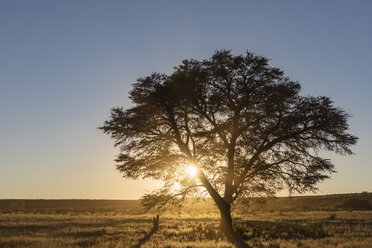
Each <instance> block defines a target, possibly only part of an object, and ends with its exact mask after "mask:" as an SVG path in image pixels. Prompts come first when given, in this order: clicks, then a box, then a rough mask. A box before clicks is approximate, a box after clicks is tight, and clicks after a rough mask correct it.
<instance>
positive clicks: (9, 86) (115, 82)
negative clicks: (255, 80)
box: [0, 0, 372, 199]
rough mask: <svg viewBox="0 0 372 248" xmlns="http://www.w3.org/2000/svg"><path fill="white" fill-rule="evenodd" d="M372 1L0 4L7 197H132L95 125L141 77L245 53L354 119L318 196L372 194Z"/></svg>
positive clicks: (1, 161) (3, 194) (0, 163)
mask: <svg viewBox="0 0 372 248" xmlns="http://www.w3.org/2000/svg"><path fill="white" fill-rule="evenodd" d="M371 13H372V2H371V1H338V0H337V1H336V0H335V1H320V0H319V1H275V0H273V1H258V0H257V1H171V0H170V1H93V0H89V1H88V0H87V1H83V0H79V1H74V0H65V1H53V0H46V1H37V0H33V1H28V0H24V1H20V0H1V1H0V118H1V119H0V121H1V122H0V198H111V199H115V198H118V199H136V198H139V197H140V196H141V195H142V194H143V193H144V192H145V191H146V190H147V191H149V190H152V189H153V188H154V185H156V183H154V182H151V181H137V182H133V181H128V180H127V181H126V180H124V179H123V178H121V175H120V174H119V173H118V172H117V171H116V170H115V167H114V161H113V160H114V156H115V154H116V153H117V150H116V149H114V148H113V143H112V141H111V140H110V139H109V137H108V136H106V135H104V134H102V133H101V132H100V131H99V130H97V127H98V126H100V125H101V124H102V123H103V122H104V120H105V119H107V118H108V116H109V110H110V108H111V107H113V106H130V101H129V100H128V98H127V96H128V94H127V92H128V90H129V89H130V87H131V84H132V83H133V82H134V81H135V79H136V78H138V77H141V76H146V75H148V74H150V73H151V72H154V71H158V72H170V71H171V70H172V67H173V66H175V65H178V64H179V63H180V62H181V61H182V60H183V59H185V58H198V59H203V58H207V57H209V56H211V55H212V53H213V52H214V50H216V49H232V51H233V52H234V53H236V54H239V53H243V52H244V51H246V50H247V49H249V50H251V51H253V52H255V53H257V54H259V55H263V56H266V57H269V58H271V59H272V60H271V64H272V65H275V66H278V67H280V68H281V69H283V70H284V71H285V73H286V74H287V75H288V76H289V77H291V78H292V79H295V80H299V81H300V82H302V85H303V94H312V95H327V96H330V97H331V98H332V99H333V100H334V101H335V102H336V104H337V105H338V106H341V107H343V108H344V109H345V110H346V111H347V112H349V113H350V114H351V115H352V117H351V119H350V124H351V132H352V133H353V134H355V135H357V136H359V137H360V140H359V143H358V144H357V145H356V146H355V147H354V152H355V153H356V154H355V155H353V156H351V157H339V156H335V155H329V156H330V157H331V158H332V159H333V161H334V162H335V164H336V168H337V170H338V173H337V174H334V175H333V177H332V179H331V180H327V181H326V182H324V183H323V184H321V185H320V189H321V191H320V192H319V193H321V194H331V193H342V192H360V191H362V190H365V191H372V180H371V178H372V167H371V165H370V163H371V158H372V155H371V154H372V152H371V150H370V149H371V147H372V130H371V127H372V125H371V121H372V118H371V117H372V115H371V107H372V98H371V92H372V82H371V71H372V69H371V68H372V67H371V65H372V62H371V61H372V48H371V44H372V14H371Z"/></svg>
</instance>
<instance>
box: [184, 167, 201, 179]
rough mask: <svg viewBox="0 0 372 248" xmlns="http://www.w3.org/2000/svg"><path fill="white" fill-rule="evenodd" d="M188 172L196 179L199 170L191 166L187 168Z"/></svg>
mask: <svg viewBox="0 0 372 248" xmlns="http://www.w3.org/2000/svg"><path fill="white" fill-rule="evenodd" d="M186 172H187V175H188V176H189V177H195V176H196V174H198V169H197V168H196V167H195V166H193V165H190V166H188V167H187V169H186Z"/></svg>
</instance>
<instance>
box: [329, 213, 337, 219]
mask: <svg viewBox="0 0 372 248" xmlns="http://www.w3.org/2000/svg"><path fill="white" fill-rule="evenodd" d="M328 219H329V220H335V219H336V214H331V215H330V216H329V218H328Z"/></svg>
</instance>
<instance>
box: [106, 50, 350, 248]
mask: <svg viewBox="0 0 372 248" xmlns="http://www.w3.org/2000/svg"><path fill="white" fill-rule="evenodd" d="M300 88H301V87H300V84H299V83H298V82H295V81H292V80H290V79H289V78H288V77H286V76H284V73H283V71H281V70H280V69H278V68H275V67H271V66H269V64H268V59H266V58H264V57H261V56H256V55H255V54H253V53H251V52H249V51H248V52H246V54H244V55H239V56H234V55H232V53H231V52H230V51H227V50H222V51H216V52H215V54H214V55H213V56H212V57H211V58H210V59H206V60H202V61H199V60H194V59H189V60H184V61H183V62H182V64H181V65H179V66H178V67H175V68H174V71H173V72H172V73H171V74H170V75H166V74H160V73H153V74H151V75H150V76H147V77H144V78H139V79H138V80H137V82H136V83H134V84H133V89H132V90H131V91H130V98H131V100H132V101H133V106H132V107H131V108H128V109H124V108H122V107H116V108H113V109H112V111H111V117H110V118H109V120H107V121H106V122H105V123H104V125H103V126H102V127H100V129H102V130H103V131H104V132H105V133H106V134H109V135H111V137H112V138H113V139H114V140H115V146H118V147H120V154H119V155H118V157H117V159H116V162H117V169H118V170H119V171H120V172H122V173H123V175H124V177H126V178H132V179H136V178H139V177H143V178H153V179H157V180H162V181H164V187H163V188H162V189H160V190H157V191H155V192H153V193H151V194H147V195H145V196H144V197H143V199H142V203H143V205H144V206H145V207H146V208H151V207H155V206H164V205H165V204H181V203H182V201H183V200H184V199H185V198H186V197H187V196H195V195H200V194H201V195H203V194H204V193H207V194H209V196H210V197H211V198H212V199H213V200H214V202H215V204H216V205H217V207H218V209H219V211H220V213H221V225H220V226H221V229H222V231H223V233H224V234H225V236H226V237H227V239H228V240H229V241H230V242H231V243H233V244H234V245H235V246H236V247H248V245H247V244H245V243H244V242H243V241H241V240H240V239H239V237H238V236H237V235H236V234H235V232H234V229H233V226H232V218H231V207H232V206H233V205H236V204H244V203H245V202H246V201H247V200H249V198H251V197H253V196H266V195H273V194H275V192H277V191H278V190H280V189H283V188H284V187H287V188H288V189H289V190H290V191H291V192H292V191H295V192H300V193H301V192H305V191H314V190H316V183H318V182H320V181H322V180H324V179H326V178H328V177H329V175H330V174H331V173H332V172H334V165H333V164H332V163H331V161H330V160H329V159H325V158H322V157H320V156H319V155H318V151H321V150H325V151H332V152H336V153H339V154H342V155H348V154H351V153H352V151H351V150H350V146H351V145H353V144H355V143H356V141H357V137H355V136H353V135H351V134H349V133H348V132H347V131H348V123H347V119H348V115H347V114H346V113H345V112H344V111H343V110H342V109H341V108H338V107H335V106H334V105H333V103H332V101H331V100H330V99H329V98H328V97H324V96H318V97H313V96H301V95H300V94H299V92H300ZM190 165H193V166H194V167H195V168H196V170H197V173H196V177H190V176H187V174H186V170H187V168H188V166H190ZM175 185H177V186H176V187H175Z"/></svg>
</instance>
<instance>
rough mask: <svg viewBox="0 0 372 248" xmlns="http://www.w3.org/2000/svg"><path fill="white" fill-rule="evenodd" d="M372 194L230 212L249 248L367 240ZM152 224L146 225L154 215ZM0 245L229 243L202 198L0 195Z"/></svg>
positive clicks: (291, 200)
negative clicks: (163, 206) (167, 203)
mask: <svg viewBox="0 0 372 248" xmlns="http://www.w3.org/2000/svg"><path fill="white" fill-rule="evenodd" d="M371 205H372V193H367V192H364V193H359V194H342V195H327V196H301V197H278V198H274V199H270V200H268V201H267V202H266V203H252V204H251V205H250V206H246V207H244V208H238V209H235V210H234V212H233V217H234V224H235V230H236V232H237V233H238V234H239V235H240V236H241V237H242V238H243V239H244V240H246V242H247V243H248V244H250V245H251V246H252V247H260V248H263V247H267V248H269V247H270V248H283V247H289V248H291V247H293V248H295V247H297V248H312V247H324V248H328V247H340V248H341V247H342V248H352V247H355V248H357V247H358V248H359V247H360V248H361V247H364V248H367V247H368V248H369V247H372V207H371ZM155 215H159V216H160V222H159V229H158V230H157V231H156V232H151V230H152V229H153V225H154V220H153V216H155ZM0 247H4V248H5V247H6V248H8V247H15V248H16V247H56V248H58V247H68V248H70V247H167V248H171V247H172V248H173V247H174V248H176V247H185V248H186V247H215V248H222V247H224V248H227V247H233V246H232V245H231V244H229V243H228V242H227V240H226V239H225V238H224V237H223V235H222V234H221V233H220V231H219V213H218V210H217V209H216V208H215V207H214V205H213V204H212V203H211V202H210V201H209V200H199V201H190V202H188V203H186V205H185V206H184V207H183V208H171V209H168V210H167V211H165V212H160V211H152V212H145V211H144V210H143V209H142V208H141V206H140V203H139V201H124V200H0Z"/></svg>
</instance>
